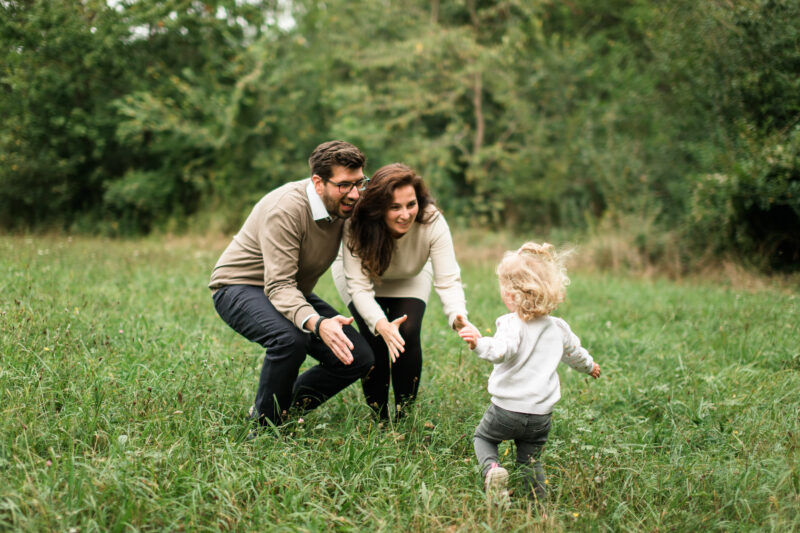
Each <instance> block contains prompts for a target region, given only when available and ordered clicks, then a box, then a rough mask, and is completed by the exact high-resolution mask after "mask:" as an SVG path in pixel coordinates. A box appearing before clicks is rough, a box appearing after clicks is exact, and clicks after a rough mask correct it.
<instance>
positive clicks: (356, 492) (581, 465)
mask: <svg viewBox="0 0 800 533" xmlns="http://www.w3.org/2000/svg"><path fill="white" fill-rule="evenodd" d="M225 245H226V240H225V239H222V238H213V239H212V238H200V237H186V238H163V237H162V238H156V237H150V238H146V239H137V240H104V239H99V238H78V237H66V236H44V237H41V236H39V237H33V236H3V237H0V294H2V298H0V354H2V358H0V480H2V483H1V484H0V530H18V531H42V530H54V531H71V532H78V531H80V532H90V531H98V530H110V531H132V530H177V531H181V530H186V531H217V530H233V531H256V530H258V531H539V530H547V531H587V530H590V531H690V530H701V529H702V530H707V531H797V530H800V461H799V459H800V443H799V442H798V441H799V440H800V416H799V415H800V328H799V327H798V325H799V324H800V298H798V296H799V295H800V291H798V290H797V287H796V286H795V287H794V288H792V287H791V286H788V287H787V286H785V285H784V286H778V285H775V284H771V283H766V284H764V285H762V286H759V287H755V288H750V289H747V288H735V287H733V286H731V285H728V284H725V283H720V282H719V281H715V282H711V281H704V280H702V279H692V280H683V281H669V280H666V279H660V278H658V277H653V278H644V277H640V276H626V275H624V274H622V273H615V274H608V273H601V272H592V271H590V270H585V271H584V270H578V271H576V272H574V273H572V276H571V277H572V285H571V287H570V290H569V294H568V298H567V302H565V304H564V305H562V306H561V308H560V309H559V310H558V311H557V313H556V314H557V315H559V316H561V317H563V318H565V319H566V320H567V321H568V322H569V323H570V324H571V326H572V328H573V330H574V331H575V332H576V333H577V334H578V335H579V336H580V337H581V340H582V342H583V344H584V346H586V347H587V348H588V349H589V351H590V352H591V353H592V354H593V355H594V356H595V358H596V360H597V361H598V363H599V364H600V365H601V366H602V369H603V376H602V377H601V378H600V379H598V380H596V381H592V380H591V379H590V378H588V377H587V376H585V375H583V374H579V373H577V372H574V371H571V370H569V369H568V368H566V367H563V368H562V369H561V370H560V375H561V382H562V395H563V398H562V400H561V402H560V403H559V404H557V406H556V409H555V412H554V416H553V420H554V423H553V430H552V431H551V434H550V441H549V444H548V446H547V448H546V450H545V453H544V456H543V461H544V464H545V468H546V472H547V475H548V485H549V487H550V497H549V500H548V502H547V504H546V505H545V506H544V507H542V508H539V507H537V506H536V505H534V504H532V503H531V502H530V501H529V500H527V499H526V498H524V497H520V496H519V495H517V496H515V497H513V498H512V500H511V504H510V507H509V508H507V509H498V508H494V507H490V506H487V504H486V502H485V498H484V495H483V492H482V487H481V484H480V480H479V477H478V472H477V467H476V464H475V459H474V457H473V451H472V441H471V436H472V432H473V430H474V428H475V426H476V424H477V423H478V421H479V420H480V417H481V415H482V413H483V411H484V409H485V407H486V406H487V405H488V394H487V392H486V378H487V377H488V375H489V373H490V371H491V365H490V364H488V363H486V362H484V361H480V360H477V358H475V357H474V356H472V355H471V353H470V352H469V351H468V350H467V349H466V347H465V346H464V345H463V344H462V343H461V341H460V340H459V339H458V337H457V336H456V335H455V334H454V333H453V332H452V331H449V330H448V328H447V326H446V324H445V320H444V317H443V315H442V312H441V307H440V305H439V302H438V299H437V298H436V297H435V296H432V298H431V303H430V305H429V308H428V313H427V315H426V319H425V327H424V339H423V342H424V346H425V349H426V352H425V353H426V355H425V357H426V359H425V363H424V368H423V380H422V386H421V389H420V390H421V393H420V398H419V401H418V404H417V406H416V408H415V410H414V411H413V412H412V414H411V416H409V417H408V418H407V419H404V420H402V421H401V422H400V423H399V424H397V425H390V426H389V427H378V425H377V424H376V423H375V422H374V421H373V420H372V419H371V417H370V413H369V410H368V409H367V407H366V406H365V405H364V403H363V396H362V393H361V390H360V387H358V386H352V387H350V388H349V389H347V390H346V391H345V392H344V393H343V394H340V395H338V396H336V397H335V398H333V399H332V400H331V401H329V402H328V403H327V404H325V405H324V406H323V407H322V408H320V409H319V410H318V411H316V412H313V413H311V414H308V415H307V416H305V417H304V419H303V422H302V423H300V422H299V421H295V422H292V423H290V424H289V425H287V426H285V427H283V428H281V429H280V430H273V431H268V432H265V433H264V434H262V435H261V436H259V437H258V438H256V439H255V440H252V441H248V440H246V436H247V434H248V432H249V430H250V427H249V426H248V424H247V422H246V420H245V414H246V411H247V408H248V407H249V405H250V404H251V402H252V397H253V394H254V391H255V385H256V383H257V376H258V372H259V369H260V365H261V360H262V358H263V353H262V350H261V349H260V347H258V346H256V345H254V344H250V343H248V342H247V341H245V340H244V339H242V338H241V337H239V336H238V335H237V334H236V333H234V332H233V331H232V330H230V329H228V327H227V326H226V325H225V324H224V323H223V322H222V321H221V320H220V319H219V318H218V317H217V316H216V313H215V311H214V309H213V307H212V305H211V298H210V294H209V291H208V289H207V288H206V283H207V280H208V276H209V272H210V269H211V267H212V266H213V264H214V262H215V261H216V259H217V257H218V255H219V253H220V252H221V250H222V248H223V247H224V246H225ZM459 259H460V262H461V265H462V271H463V278H464V281H465V283H466V286H467V297H468V304H469V309H470V318H471V320H472V321H473V322H474V323H475V324H476V325H479V326H480V328H481V329H482V330H484V331H486V332H491V330H492V329H493V326H494V324H493V321H494V318H496V317H497V316H499V315H500V314H502V313H503V312H504V308H503V307H502V303H501V302H500V300H499V298H498V296H497V288H496V282H495V277H494V274H493V269H494V265H495V262H496V260H497V259H499V256H498V255H496V253H495V251H494V250H490V251H489V252H487V253H474V250H463V249H461V250H459ZM317 292H318V294H320V295H321V296H323V297H324V298H327V299H329V301H331V302H335V305H338V306H339V307H340V308H342V306H341V303H340V302H339V300H338V296H336V293H335V290H334V288H333V284H332V282H331V280H330V277H329V276H326V277H325V278H323V280H322V282H321V283H320V285H319V287H318V291H317ZM501 451H502V452H503V453H504V454H505V455H504V461H505V462H506V463H508V464H511V463H512V458H513V452H512V450H511V449H510V448H509V446H508V445H506V444H504V445H503V446H502V447H501ZM512 472H513V471H512ZM517 483H518V480H516V479H513V478H512V486H516V484H517Z"/></svg>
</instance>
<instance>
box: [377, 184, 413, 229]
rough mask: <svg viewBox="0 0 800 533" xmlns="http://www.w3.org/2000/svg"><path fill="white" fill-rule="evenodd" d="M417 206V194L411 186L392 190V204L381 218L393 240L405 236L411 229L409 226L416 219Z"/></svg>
mask: <svg viewBox="0 0 800 533" xmlns="http://www.w3.org/2000/svg"><path fill="white" fill-rule="evenodd" d="M417 213H419V204H418V203H417V193H416V192H415V191H414V186H413V185H403V186H402V187H398V188H396V189H395V190H394V194H393V195H392V203H391V204H389V208H388V209H387V210H386V214H385V215H384V217H383V220H384V222H386V227H387V228H389V233H391V234H392V237H394V238H395V239H397V238H400V237H402V236H403V235H405V234H406V233H407V232H408V230H410V229H411V224H413V223H414V219H415V218H417Z"/></svg>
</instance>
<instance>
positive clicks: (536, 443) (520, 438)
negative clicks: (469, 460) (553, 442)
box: [473, 404, 550, 498]
mask: <svg viewBox="0 0 800 533" xmlns="http://www.w3.org/2000/svg"><path fill="white" fill-rule="evenodd" d="M548 433H550V415H549V414H546V415H531V414H527V413H517V412H514V411H507V410H506V409H503V408H502V407H498V406H496V405H495V404H490V405H489V408H488V409H487V410H486V412H485V413H484V414H483V418H482V419H481V422H480V424H478V427H477V428H476V429H475V435H474V436H473V444H474V445H475V455H477V456H478V464H479V465H480V467H481V473H482V474H483V475H484V476H485V475H486V472H487V471H488V470H489V467H490V466H491V465H492V463H499V462H500V461H499V460H498V457H497V445H498V444H500V443H501V442H502V441H504V440H513V441H514V444H515V445H516V447H517V464H518V465H519V466H520V468H522V469H523V474H524V477H523V480H524V483H525V487H526V489H527V490H530V491H533V492H534V493H535V494H536V496H537V497H539V498H543V497H544V495H545V482H544V480H545V476H544V469H543V468H542V464H541V463H540V462H539V456H540V455H541V454H542V448H543V447H544V445H545V443H546V442H547V435H548Z"/></svg>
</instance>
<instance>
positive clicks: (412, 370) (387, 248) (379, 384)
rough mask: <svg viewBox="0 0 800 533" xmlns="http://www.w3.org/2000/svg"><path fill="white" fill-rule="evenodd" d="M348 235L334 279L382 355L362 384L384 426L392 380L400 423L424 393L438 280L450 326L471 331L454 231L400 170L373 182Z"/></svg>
mask: <svg viewBox="0 0 800 533" xmlns="http://www.w3.org/2000/svg"><path fill="white" fill-rule="evenodd" d="M344 231H345V237H344V240H343V246H342V252H341V253H340V255H339V258H338V259H337V260H336V261H335V262H334V264H333V266H332V267H331V271H332V273H333V279H334V282H335V284H336V288H337V290H338V291H339V295H340V296H341V297H342V300H344V302H345V304H347V307H348V308H349V309H350V312H351V313H353V316H354V317H355V320H356V323H357V324H358V329H359V331H360V332H361V334H362V335H363V336H364V337H365V338H366V339H367V342H368V343H369V344H370V347H371V348H372V351H373V352H374V354H375V368H374V369H373V370H372V371H371V372H370V373H369V374H367V376H366V377H364V378H363V379H362V380H361V384H362V387H363V389H364V396H365V397H366V400H367V404H369V406H370V407H371V408H372V409H373V410H374V411H375V413H376V414H377V415H378V417H379V418H380V419H388V418H389V406H388V403H389V382H390V378H391V383H392V386H393V387H394V397H395V407H396V411H397V413H396V416H398V417H400V416H402V414H403V413H404V411H405V407H406V406H408V405H409V404H410V403H412V402H413V401H414V399H415V398H416V396H417V390H418V388H419V380H420V374H421V371H422V346H421V344H420V328H421V326H422V317H423V315H424V314H425V307H426V302H427V300H428V295H429V294H430V290H431V280H433V285H434V287H435V288H436V292H437V293H438V294H439V298H440V299H441V301H442V304H443V307H444V313H445V315H447V320H448V322H449V324H450V326H451V327H452V328H453V329H461V328H462V327H464V326H466V325H467V324H468V322H467V320H466V316H467V311H466V303H465V300H464V289H463V287H462V285H461V273H460V270H459V267H458V263H457V262H456V257H455V252H454V251H453V240H452V238H451V236H450V229H449V228H448V226H447V222H446V221H445V219H444V216H443V215H442V214H441V213H440V212H439V210H437V209H436V207H435V206H434V205H433V198H431V196H430V194H429V193H428V189H427V187H426V186H425V184H424V183H423V181H422V178H420V177H419V176H418V175H417V174H416V173H415V172H414V171H413V170H412V169H411V168H409V167H407V166H406V165H403V164H400V163H394V164H391V165H386V166H384V167H381V168H380V169H378V171H377V172H376V173H375V174H374V175H373V177H372V179H371V180H370V182H369V185H368V187H367V188H366V190H365V191H364V192H362V194H361V199H360V200H359V202H358V204H357V205H356V208H355V211H354V212H353V216H352V217H351V218H350V219H349V220H348V221H347V223H346V224H345V230H344Z"/></svg>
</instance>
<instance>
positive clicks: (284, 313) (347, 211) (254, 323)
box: [209, 141, 374, 425]
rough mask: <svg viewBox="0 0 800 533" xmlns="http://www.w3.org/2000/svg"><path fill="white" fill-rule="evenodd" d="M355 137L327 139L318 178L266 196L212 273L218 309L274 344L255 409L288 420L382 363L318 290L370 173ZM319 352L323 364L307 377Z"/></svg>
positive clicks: (316, 155)
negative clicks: (292, 411)
mask: <svg viewBox="0 0 800 533" xmlns="http://www.w3.org/2000/svg"><path fill="white" fill-rule="evenodd" d="M365 159H366V158H365V157H364V154H362V153H361V151H360V150H359V149H358V148H356V147H355V146H353V145H352V144H349V143H346V142H342V141H330V142H326V143H323V144H321V145H319V146H318V147H317V148H316V149H315V150H314V152H313V153H312V154H311V157H310V158H309V160H308V164H309V166H310V167H311V173H312V176H311V179H304V180H300V181H295V182H291V183H287V184H285V185H283V186H281V187H278V188H277V189H275V190H273V191H272V192H270V193H268V194H267V195H266V196H264V197H263V198H262V199H261V200H260V201H259V202H258V203H257V204H256V206H255V207H254V208H253V211H252V212H251V213H250V215H249V216H248V217H247V220H245V222H244V225H243V226H242V229H241V230H240V231H239V233H237V234H236V235H235V236H234V237H233V241H232V242H231V243H230V244H229V245H228V247H227V248H226V249H225V251H224V252H223V253H222V256H221V257H220V258H219V261H217V264H216V266H215V267H214V271H213V272H212V274H211V282H210V283H209V288H211V289H212V291H214V293H213V297H214V307H215V308H216V310H217V313H219V315H220V317H222V319H223V320H224V321H225V322H226V323H227V324H228V325H229V326H231V327H232V328H233V329H234V330H235V331H236V332H238V333H239V334H241V335H243V336H244V337H245V338H247V339H248V340H250V341H253V342H257V343H258V344H260V345H261V346H263V347H264V348H266V357H264V365H263V367H262V368H261V377H260V379H259V383H258V391H257V392H256V398H255V404H254V406H253V409H252V410H251V415H252V416H254V417H257V418H258V421H259V422H260V423H261V424H266V423H268V421H269V422H271V423H273V424H275V425H279V424H280V423H282V422H283V421H285V419H286V416H287V411H288V410H289V409H290V408H293V407H297V408H300V409H303V410H309V409H314V408H315V407H317V406H319V405H320V404H321V403H322V402H324V401H325V400H327V399H328V398H330V397H331V396H333V395H334V394H336V393H337V392H339V391H340V390H342V389H344V388H345V387H347V386H348V385H350V384H351V383H353V382H354V381H356V380H358V379H360V378H361V377H362V376H364V375H365V374H366V373H367V372H368V371H369V369H370V368H371V367H372V365H373V363H374V357H373V354H372V352H371V350H370V348H369V346H368V345H367V343H366V341H365V340H364V339H363V338H362V337H361V336H360V335H359V334H358V332H357V331H356V330H355V329H354V328H353V327H352V326H351V325H350V324H351V323H352V321H353V318H352V317H350V318H345V317H343V316H341V315H339V314H338V313H337V312H336V310H335V309H334V308H333V307H331V306H330V305H329V304H327V303H326V302H325V301H323V300H322V299H321V298H319V297H318V296H317V295H316V294H314V293H313V292H312V290H313V289H314V286H315V285H316V283H317V280H318V279H319V277H320V276H322V274H323V273H324V272H325V271H326V270H327V269H328V267H329V266H330V264H331V263H332V262H333V260H334V258H335V257H336V254H337V252H338V249H339V243H340V242H341V239H342V227H343V225H344V221H345V219H346V218H348V217H349V216H350V215H351V213H352V212H353V208H354V207H355V204H356V202H357V201H358V198H359V192H360V191H361V190H363V189H364V187H365V186H366V183H367V182H368V178H366V177H364V172H363V168H364V162H365ZM306 354H308V355H310V356H311V357H313V358H314V359H316V360H317V361H319V364H318V365H317V366H314V367H312V368H310V369H309V370H307V371H305V372H303V374H301V375H300V376H298V373H299V369H300V365H301V364H302V363H303V361H304V360H305V358H306Z"/></svg>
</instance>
